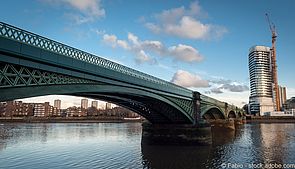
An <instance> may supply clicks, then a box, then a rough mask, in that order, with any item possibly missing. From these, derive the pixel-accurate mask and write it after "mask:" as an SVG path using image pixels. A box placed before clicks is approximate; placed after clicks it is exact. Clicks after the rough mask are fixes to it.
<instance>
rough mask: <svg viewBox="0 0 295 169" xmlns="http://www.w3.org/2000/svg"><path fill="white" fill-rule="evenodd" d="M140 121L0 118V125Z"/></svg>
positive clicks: (119, 119) (137, 120)
mask: <svg viewBox="0 0 295 169" xmlns="http://www.w3.org/2000/svg"><path fill="white" fill-rule="evenodd" d="M142 121H143V120H142V119H134V120H133V119H131V120H126V119H122V118H93V119H91V118H84V117H82V118H81V117H77V118H72V117H71V118H22V117H14V118H12V119H11V118H0V123H126V122H142Z"/></svg>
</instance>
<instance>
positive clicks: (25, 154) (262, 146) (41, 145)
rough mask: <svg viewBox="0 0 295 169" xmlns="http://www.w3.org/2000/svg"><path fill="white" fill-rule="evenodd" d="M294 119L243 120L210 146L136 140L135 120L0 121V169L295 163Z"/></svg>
mask: <svg viewBox="0 0 295 169" xmlns="http://www.w3.org/2000/svg"><path fill="white" fill-rule="evenodd" d="M294 129H295V124H291V123H290V124H245V125H243V126H241V127H240V128H239V129H238V130H236V131H234V132H227V133H220V132H216V133H213V145H212V146H163V145H161V146H156V145H145V144H141V124H140V123H44V124H43V123H36V124H17V123H16V124H7V123H5V124H0V168H1V169H2V168H4V169H10V168H20V169H43V168H44V169H45V168H46V169H47V168H50V169H53V168H70V169H72V168H81V169H92V168H115V169H117V168H132V169H133V168H151V169H156V168H157V169H164V168H172V169H173V168H175V169H179V168H181V169H182V168H188V169H190V168H216V169H217V168H222V167H223V166H224V165H225V164H226V165H228V166H227V167H225V168H232V166H229V164H228V163H231V164H239V165H240V166H241V165H243V168H249V167H248V166H247V165H249V164H264V165H265V164H269V163H270V164H272V163H277V164H291V163H295V130H294Z"/></svg>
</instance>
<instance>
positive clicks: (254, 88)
mask: <svg viewBox="0 0 295 169" xmlns="http://www.w3.org/2000/svg"><path fill="white" fill-rule="evenodd" d="M249 74H250V98H249V106H250V112H251V113H252V114H256V113H259V114H260V115H264V112H271V111H274V102H273V95H274V93H273V79H272V72H271V50H270V48H269V47H266V46H253V47H251V48H250V50H249Z"/></svg>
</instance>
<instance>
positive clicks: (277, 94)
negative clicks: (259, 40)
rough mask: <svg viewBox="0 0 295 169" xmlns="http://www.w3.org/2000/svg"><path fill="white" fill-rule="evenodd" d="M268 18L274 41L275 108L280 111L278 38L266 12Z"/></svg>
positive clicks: (272, 65)
mask: <svg viewBox="0 0 295 169" xmlns="http://www.w3.org/2000/svg"><path fill="white" fill-rule="evenodd" d="M265 15H266V19H267V21H268V24H269V28H270V31H271V35H272V36H271V39H272V40H271V42H272V50H271V67H272V79H273V84H274V89H273V90H274V93H275V97H274V101H275V109H276V111H280V109H281V108H280V98H279V85H278V73H277V63H276V62H277V61H276V38H277V33H276V27H275V25H274V23H271V22H270V20H269V16H268V14H267V13H266V14H265Z"/></svg>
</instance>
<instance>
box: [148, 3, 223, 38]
mask: <svg viewBox="0 0 295 169" xmlns="http://www.w3.org/2000/svg"><path fill="white" fill-rule="evenodd" d="M204 16H207V13H206V12H204V11H203V10H202V8H201V6H200V5H199V3H198V1H195V2H192V3H191V4H190V7H189V9H185V7H183V6H182V7H179V8H173V9H169V10H164V11H162V12H161V13H159V14H154V15H153V19H154V22H151V21H150V22H145V24H144V25H145V27H146V28H148V29H149V30H151V31H152V32H153V33H165V34H168V35H173V36H177V37H181V38H187V39H218V38H221V37H222V36H223V35H224V34H225V33H226V32H227V29H226V28H225V27H224V26H220V25H214V24H209V23H203V22H201V20H200V19H199V18H201V17H204Z"/></svg>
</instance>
